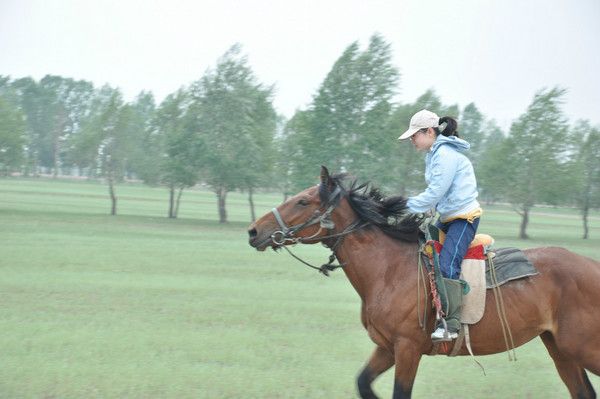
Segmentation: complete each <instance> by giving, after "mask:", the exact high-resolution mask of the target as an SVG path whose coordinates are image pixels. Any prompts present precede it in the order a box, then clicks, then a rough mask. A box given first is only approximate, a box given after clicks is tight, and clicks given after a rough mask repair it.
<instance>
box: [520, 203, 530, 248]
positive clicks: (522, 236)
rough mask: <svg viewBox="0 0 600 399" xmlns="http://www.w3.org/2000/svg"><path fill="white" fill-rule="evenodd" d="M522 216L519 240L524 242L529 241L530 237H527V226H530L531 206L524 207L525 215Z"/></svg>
mask: <svg viewBox="0 0 600 399" xmlns="http://www.w3.org/2000/svg"><path fill="white" fill-rule="evenodd" d="M520 215H521V230H520V232H519V238H520V239H522V240H527V239H528V238H529V236H528V235H527V224H529V206H527V205H525V206H524V207H523V213H521V214H520Z"/></svg>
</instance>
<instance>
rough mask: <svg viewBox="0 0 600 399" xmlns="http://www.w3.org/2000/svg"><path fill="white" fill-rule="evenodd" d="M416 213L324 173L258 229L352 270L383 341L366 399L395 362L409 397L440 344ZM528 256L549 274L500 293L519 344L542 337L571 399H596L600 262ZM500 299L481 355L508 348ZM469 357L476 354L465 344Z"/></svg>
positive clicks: (559, 253) (399, 389) (480, 330)
mask: <svg viewBox="0 0 600 399" xmlns="http://www.w3.org/2000/svg"><path fill="white" fill-rule="evenodd" d="M407 214H408V209H407V207H406V200H405V199H404V198H402V197H390V198H384V197H382V196H381V194H380V193H379V192H378V191H377V190H370V191H369V190H368V189H367V188H366V187H364V186H359V187H355V186H352V187H350V188H344V187H343V185H342V179H341V178H340V177H337V176H330V175H329V172H328V171H327V169H326V168H325V167H322V169H321V183H320V184H319V185H317V186H314V187H311V188H308V189H306V190H304V191H302V192H300V193H299V194H297V195H295V196H293V197H291V198H289V199H288V200H287V201H286V202H284V203H283V204H282V205H280V206H279V207H277V208H274V210H273V211H272V212H269V213H267V214H266V215H264V216H262V217H261V218H260V219H258V220H257V221H256V222H255V223H253V224H252V225H251V226H250V228H249V231H248V232H249V235H250V238H249V242H250V245H252V246H253V247H255V248H256V249H258V250H260V251H264V250H265V249H266V248H268V247H271V248H278V247H281V246H283V245H289V244H294V243H316V242H323V243H324V244H325V245H327V246H328V247H329V248H331V249H332V250H333V251H334V253H335V256H336V257H337V259H338V261H339V262H340V263H341V264H342V265H344V266H343V270H344V273H345V274H346V276H347V277H348V280H350V283H351V284H352V285H353V287H354V288H355V289H356V292H357V293H358V295H359V296H360V298H361V301H362V311H361V320H362V323H363V325H364V327H365V328H366V329H367V332H368V334H369V337H370V338H371V340H373V342H374V343H375V345H376V346H375V350H374V351H373V354H372V356H371V358H370V359H369V361H368V362H367V364H366V366H365V367H364V369H363V370H362V372H361V373H360V375H359V377H358V390H359V394H360V395H361V397H362V398H375V397H376V396H375V394H374V392H373V390H372V389H371V383H372V382H373V380H374V379H375V378H377V376H379V375H380V374H381V373H383V372H384V371H386V370H388V369H389V368H390V367H392V366H395V384H394V398H409V397H410V396H411V392H412V387H413V382H414V379H415V375H416V373H417V367H418V365H419V361H420V360H421V356H423V355H424V354H428V353H430V352H431V349H432V347H433V342H432V340H431V337H430V332H431V331H433V329H434V327H435V326H434V323H435V320H434V310H433V309H428V313H429V314H428V318H427V320H428V323H427V325H426V328H421V327H420V326H419V315H418V314H417V309H424V307H425V303H426V302H427V301H426V298H425V297H423V296H421V297H418V296H417V292H418V288H417V279H418V275H419V270H418V256H419V242H418V241H419V232H420V231H419V228H418V225H419V219H418V218H417V217H415V216H411V215H407ZM524 253H525V255H526V256H527V258H528V259H529V260H530V261H531V263H533V264H534V266H535V267H536V268H537V270H538V271H539V274H537V275H534V276H530V277H527V278H523V279H519V280H514V281H512V282H509V283H506V284H504V285H502V286H501V287H500V290H501V291H502V295H503V298H504V305H505V310H506V316H507V319H508V322H509V325H510V327H511V330H512V336H513V340H514V343H515V345H516V346H520V345H523V344H524V343H526V342H528V341H530V340H532V339H533V338H535V337H536V336H540V337H541V338H542V341H543V342H544V345H545V346H546V348H547V349H548V352H549V353H550V356H551V357H552V359H553V360H554V363H555V365H556V368H557V370H558V373H559V374H560V377H561V378H562V380H563V381H564V383H565V385H566V386H567V388H568V390H569V392H570V394H571V396H572V397H578V398H595V397H596V395H595V392H594V389H593V387H592V385H591V383H590V381H589V379H588V377H587V374H586V371H585V369H587V370H589V371H591V372H592V373H594V374H596V375H600V317H598V314H599V313H598V309H599V308H600V290H598V287H600V263H599V262H596V261H594V260H592V259H590V258H586V257H584V256H580V255H577V254H575V253H572V252H570V251H568V250H566V249H563V248H537V249H528V250H525V251H524ZM427 285H428V284H427ZM426 288H428V287H426ZM494 301H495V299H494V297H493V296H492V295H488V296H486V310H485V313H484V315H483V317H482V319H481V320H480V321H479V322H478V323H476V324H474V325H472V326H471V328H470V332H471V345H472V349H473V352H474V353H475V354H476V355H487V354H493V353H499V352H502V351H504V350H505V347H504V339H503V335H502V331H503V330H502V328H501V325H500V321H499V317H498V313H497V311H496V306H495V303H494ZM459 354H460V355H466V354H468V353H467V350H466V349H465V348H464V347H463V348H461V350H460V352H459Z"/></svg>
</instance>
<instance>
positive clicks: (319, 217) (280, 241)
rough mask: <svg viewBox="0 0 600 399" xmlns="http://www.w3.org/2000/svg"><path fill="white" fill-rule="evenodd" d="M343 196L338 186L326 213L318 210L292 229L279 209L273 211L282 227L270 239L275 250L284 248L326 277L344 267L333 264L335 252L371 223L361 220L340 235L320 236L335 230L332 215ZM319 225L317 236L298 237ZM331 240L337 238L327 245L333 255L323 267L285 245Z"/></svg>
mask: <svg viewBox="0 0 600 399" xmlns="http://www.w3.org/2000/svg"><path fill="white" fill-rule="evenodd" d="M341 195H342V188H341V187H340V186H336V188H335V190H334V191H333V193H331V195H330V196H329V199H328V200H327V205H326V207H327V208H326V209H325V211H321V209H317V210H316V211H315V212H314V213H313V214H312V216H311V217H309V218H308V220H306V221H305V222H302V223H299V224H296V225H294V226H291V227H289V226H288V225H287V224H286V223H285V221H284V220H283V218H282V217H281V214H280V213H279V210H278V209H277V208H273V209H271V212H272V213H273V215H274V216H275V220H277V223H278V224H279V227H280V230H277V231H275V232H273V234H271V237H270V239H271V241H272V242H273V244H275V248H284V249H285V250H286V251H287V252H288V253H289V254H290V255H292V256H293V257H294V258H295V259H297V260H299V261H300V262H302V263H304V264H305V265H306V266H308V267H311V268H313V269H316V270H318V271H319V272H320V273H323V274H324V275H325V276H329V272H330V271H333V270H335V269H337V268H340V267H344V264H342V263H340V262H338V263H339V264H337V265H334V264H333V262H334V261H335V260H336V255H335V250H336V249H337V247H339V245H340V244H341V242H342V240H343V238H344V237H345V236H346V235H348V234H350V233H353V232H355V231H356V230H359V229H361V228H363V227H365V226H366V225H368V224H369V222H363V221H361V220H360V219H358V220H356V221H355V222H353V223H351V224H350V225H349V226H347V227H346V228H344V230H343V231H342V232H340V233H334V234H327V235H324V236H319V234H320V233H321V232H322V231H323V229H325V230H327V231H331V230H333V229H334V228H335V223H334V222H333V220H331V213H332V212H333V211H334V209H335V208H336V207H337V205H338V204H339V200H340V198H339V197H341ZM317 223H318V224H319V230H317V232H316V233H315V234H313V235H311V236H310V237H297V236H296V234H297V233H298V232H299V231H301V230H303V229H305V228H307V227H310V226H313V225H315V224H317ZM330 238H337V240H336V241H335V243H334V244H333V245H331V246H329V245H326V246H328V247H329V249H331V251H332V253H331V255H330V256H329V262H328V263H325V264H323V265H321V267H317V266H313V265H311V264H310V263H308V262H306V261H304V260H303V259H301V258H299V257H298V256H296V255H294V253H292V251H291V250H290V249H289V248H288V247H287V246H286V245H285V244H286V243H289V244H298V243H300V244H302V243H309V242H311V241H313V240H316V241H323V240H326V239H330ZM316 241H315V242H316ZM324 244H325V243H324Z"/></svg>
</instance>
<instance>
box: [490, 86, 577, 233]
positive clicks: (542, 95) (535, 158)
mask: <svg viewBox="0 0 600 399" xmlns="http://www.w3.org/2000/svg"><path fill="white" fill-rule="evenodd" d="M564 94H565V90H564V89H559V88H552V89H543V90H540V91H538V92H537V93H536V94H535V96H534V98H533V102H532V103H531V104H530V105H529V107H528V108H527V111H526V112H525V113H524V114H523V115H521V116H520V117H519V118H518V119H517V120H516V121H515V122H514V123H513V124H512V126H511V128H510V133H509V137H508V139H507V141H506V143H505V147H503V150H504V163H503V168H502V173H504V174H506V175H508V176H510V180H511V181H510V184H507V185H506V186H505V190H506V193H507V197H508V200H509V201H510V202H511V203H512V204H513V206H514V207H515V210H516V211H517V213H518V214H519V215H520V216H521V218H522V219H521V227H520V231H519V238H521V239H526V238H528V235H527V225H528V223H529V212H530V210H531V208H532V207H533V206H534V205H535V204H536V203H540V202H545V203H549V204H556V203H558V202H559V201H560V200H561V197H564V196H565V195H566V194H567V192H568V190H569V180H570V179H569V177H568V174H567V173H565V166H566V162H565V160H566V159H568V158H567V157H566V152H567V151H568V147H566V146H565V144H564V143H565V142H567V143H568V142H569V139H568V132H569V130H568V125H567V121H566V118H565V117H564V115H563V112H562V109H561V105H562V103H563V96H564Z"/></svg>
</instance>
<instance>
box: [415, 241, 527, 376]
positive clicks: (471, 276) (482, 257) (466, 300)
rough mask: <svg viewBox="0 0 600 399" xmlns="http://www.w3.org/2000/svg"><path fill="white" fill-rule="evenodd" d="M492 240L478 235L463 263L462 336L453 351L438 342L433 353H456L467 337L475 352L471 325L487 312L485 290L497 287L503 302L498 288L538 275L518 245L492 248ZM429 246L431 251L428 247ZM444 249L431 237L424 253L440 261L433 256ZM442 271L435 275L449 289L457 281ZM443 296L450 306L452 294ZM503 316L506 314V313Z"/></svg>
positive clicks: (496, 292) (447, 306)
mask: <svg viewBox="0 0 600 399" xmlns="http://www.w3.org/2000/svg"><path fill="white" fill-rule="evenodd" d="M432 236H433V235H432ZM436 238H438V237H436ZM439 238H441V241H442V242H443V238H444V237H443V234H442V236H441V237H439ZM493 243H494V239H493V238H492V237H491V236H489V235H487V234H477V235H476V236H475V238H474V239H473V241H472V242H471V245H470V246H469V249H468V250H467V253H466V255H465V257H464V259H463V261H462V263H461V274H460V279H461V280H462V281H461V282H462V283H463V290H462V298H460V294H458V295H459V297H458V298H455V300H456V301H457V302H458V304H459V305H458V306H460V323H461V325H462V327H461V331H460V334H459V337H458V339H457V340H456V342H455V345H454V348H453V349H452V351H450V346H449V345H447V343H446V342H443V343H442V348H441V350H439V348H438V347H439V343H438V344H435V345H434V349H433V351H432V353H431V354H437V353H445V354H448V355H449V356H456V355H457V354H458V352H459V350H460V347H461V346H462V344H463V342H462V341H463V339H465V336H466V345H467V348H468V350H469V353H470V354H471V355H473V353H472V351H471V348H470V343H469V332H468V331H469V329H468V325H470V324H475V323H477V322H479V320H481V318H482V317H483V314H484V312H485V298H486V291H487V290H488V289H494V290H496V291H495V292H494V294H495V295H496V296H497V297H496V300H497V301H498V296H500V301H502V299H501V294H500V293H499V292H498V288H497V287H499V286H501V285H502V284H505V283H507V282H509V281H512V280H516V279H520V278H524V277H528V276H533V275H535V274H538V271H537V270H536V269H535V267H534V266H533V264H532V263H531V262H529V260H528V259H527V258H526V257H525V255H524V253H523V252H522V251H521V250H519V249H517V248H500V249H497V250H492V245H493ZM428 247H429V250H428V249H427V248H428ZM441 249H442V243H440V241H437V240H432V241H429V243H428V245H426V246H425V253H426V254H427V255H428V257H430V259H433V260H437V256H430V255H433V254H432V253H433V252H434V251H435V252H436V253H437V254H439V253H440V251H441ZM428 252H429V253H428ZM434 269H435V270H436V271H439V267H434ZM439 274H440V275H436V276H435V280H436V285H437V286H438V287H439V286H440V285H443V286H444V287H448V288H449V286H448V285H449V284H456V280H449V279H446V278H443V277H442V276H441V273H439ZM444 291H445V290H444ZM440 299H441V301H442V308H443V309H449V308H450V306H451V304H452V301H450V299H451V298H450V296H447V298H443V296H441V298H440ZM461 299H462V301H461ZM444 302H445V303H444ZM461 302H462V304H461ZM504 317H506V316H505V315H504ZM507 328H508V326H507ZM507 348H508V342H507ZM513 348H514V345H513ZM509 357H510V354H509ZM480 366H481V365H480Z"/></svg>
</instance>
